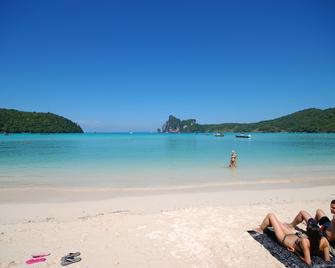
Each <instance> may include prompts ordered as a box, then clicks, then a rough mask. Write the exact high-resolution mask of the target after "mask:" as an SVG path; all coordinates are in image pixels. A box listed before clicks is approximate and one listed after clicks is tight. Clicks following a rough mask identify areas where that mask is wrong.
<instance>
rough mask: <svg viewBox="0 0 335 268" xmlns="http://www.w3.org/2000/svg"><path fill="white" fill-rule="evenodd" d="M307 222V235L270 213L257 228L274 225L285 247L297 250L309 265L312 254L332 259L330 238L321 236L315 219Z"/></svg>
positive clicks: (279, 239)
mask: <svg viewBox="0 0 335 268" xmlns="http://www.w3.org/2000/svg"><path fill="white" fill-rule="evenodd" d="M309 223H310V224H307V236H306V235H304V234H302V233H300V232H296V230H295V229H294V228H290V227H289V225H285V224H283V223H282V222H280V221H279V220H278V218H277V217H276V215H274V214H273V213H269V214H267V215H266V217H265V218H264V220H263V222H262V224H261V225H260V227H259V228H257V229H256V231H258V232H261V233H262V232H263V231H264V230H265V229H266V228H267V227H270V226H271V227H273V230H274V233H275V235H276V237H277V239H278V241H279V242H280V243H281V245H282V246H283V247H286V248H287V249H288V250H289V251H292V252H295V253H297V254H298V255H299V257H300V258H301V259H302V260H303V261H304V262H305V263H307V264H308V265H310V264H311V262H312V261H311V255H320V253H321V255H322V257H323V259H324V260H325V261H330V255H329V243H328V240H327V239H326V238H324V237H322V236H321V233H320V228H319V227H318V226H317V224H315V223H314V222H313V221H310V222H309Z"/></svg>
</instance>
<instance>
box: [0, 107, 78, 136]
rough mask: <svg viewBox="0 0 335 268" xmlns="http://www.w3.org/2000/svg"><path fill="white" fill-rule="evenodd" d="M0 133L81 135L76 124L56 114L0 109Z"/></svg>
mask: <svg viewBox="0 0 335 268" xmlns="http://www.w3.org/2000/svg"><path fill="white" fill-rule="evenodd" d="M0 132H3V133H82V132H83V130H82V129H81V127H80V126H79V125H78V124H76V123H74V122H72V121H71V120H69V119H66V118H64V117H62V116H59V115H56V114H52V113H36V112H21V111H18V110H13V109H0Z"/></svg>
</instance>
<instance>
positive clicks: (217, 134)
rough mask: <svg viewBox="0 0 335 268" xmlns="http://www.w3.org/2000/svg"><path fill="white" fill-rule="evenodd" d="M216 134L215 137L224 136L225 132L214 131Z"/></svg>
mask: <svg viewBox="0 0 335 268" xmlns="http://www.w3.org/2000/svg"><path fill="white" fill-rule="evenodd" d="M214 136H215V137H224V134H223V133H220V132H216V133H214Z"/></svg>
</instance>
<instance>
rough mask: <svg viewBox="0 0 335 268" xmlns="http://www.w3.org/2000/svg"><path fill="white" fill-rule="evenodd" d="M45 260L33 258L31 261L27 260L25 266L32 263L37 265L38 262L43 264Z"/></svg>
mask: <svg viewBox="0 0 335 268" xmlns="http://www.w3.org/2000/svg"><path fill="white" fill-rule="evenodd" d="M46 260H47V259H46V258H33V259H29V260H27V261H26V264H34V263H39V262H43V261H46Z"/></svg>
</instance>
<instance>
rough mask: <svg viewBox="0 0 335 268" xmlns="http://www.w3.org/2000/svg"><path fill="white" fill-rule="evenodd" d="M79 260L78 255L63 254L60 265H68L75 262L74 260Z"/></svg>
mask: <svg viewBox="0 0 335 268" xmlns="http://www.w3.org/2000/svg"><path fill="white" fill-rule="evenodd" d="M79 261H81V258H80V257H77V258H76V257H72V256H71V257H70V256H64V257H62V259H61V263H60V264H61V265H62V266H66V265H69V264H73V263H76V262H79Z"/></svg>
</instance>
